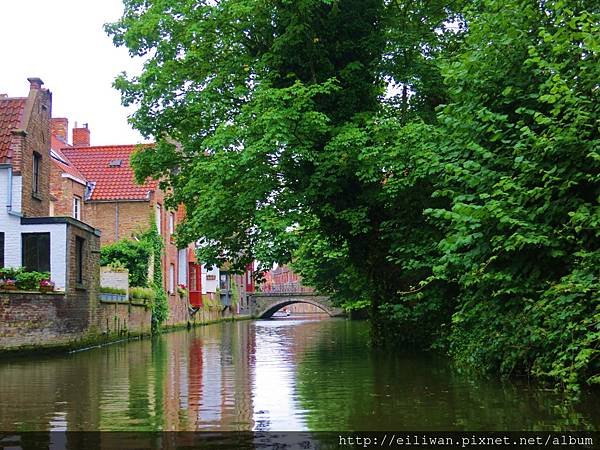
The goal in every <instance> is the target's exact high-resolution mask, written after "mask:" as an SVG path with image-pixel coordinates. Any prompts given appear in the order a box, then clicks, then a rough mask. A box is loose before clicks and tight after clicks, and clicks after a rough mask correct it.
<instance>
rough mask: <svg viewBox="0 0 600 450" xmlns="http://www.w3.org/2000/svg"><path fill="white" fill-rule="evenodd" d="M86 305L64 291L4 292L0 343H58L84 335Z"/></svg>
mask: <svg viewBox="0 0 600 450" xmlns="http://www.w3.org/2000/svg"><path fill="white" fill-rule="evenodd" d="M86 306H87V305H85V304H83V305H76V304H73V303H72V302H71V300H70V299H68V298H67V296H66V295H64V294H62V295H61V294H35V293H18V294H17V293H11V294H8V293H0V347H1V348H4V349H10V348H14V347H21V346H34V345H35V346H44V345H47V344H48V343H53V344H55V345H56V344H65V343H68V342H69V341H72V340H74V339H78V338H82V337H83V335H84V333H85V331H86V328H87V323H86V320H85V317H86V316H87V314H86V311H85V308H86ZM78 308H82V310H80V311H77V309H78ZM82 317H83V318H84V319H83V320H81V318H82Z"/></svg>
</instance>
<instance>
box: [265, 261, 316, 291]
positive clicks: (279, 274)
mask: <svg viewBox="0 0 600 450" xmlns="http://www.w3.org/2000/svg"><path fill="white" fill-rule="evenodd" d="M260 290H261V291H262V292H314V289H313V288H312V287H309V286H304V285H303V284H302V277H300V275H298V274H297V273H295V272H294V271H293V270H292V269H290V268H289V267H288V266H286V265H283V266H277V267H274V268H273V269H271V270H269V271H268V272H266V273H265V275H264V281H263V283H262V284H261V285H260Z"/></svg>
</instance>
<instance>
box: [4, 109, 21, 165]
mask: <svg viewBox="0 0 600 450" xmlns="http://www.w3.org/2000/svg"><path fill="white" fill-rule="evenodd" d="M26 100H27V99H26V98H7V97H0V163H1V162H5V160H6V157H7V156H8V152H9V150H10V141H11V137H12V135H11V131H12V130H14V129H15V128H19V127H20V126H21V120H22V118H23V110H24V109H25V101H26Z"/></svg>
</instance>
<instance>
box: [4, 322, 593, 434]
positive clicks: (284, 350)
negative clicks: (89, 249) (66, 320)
mask: <svg viewBox="0 0 600 450" xmlns="http://www.w3.org/2000/svg"><path fill="white" fill-rule="evenodd" d="M599 405H600V398H599V397H598V395H597V394H591V393H588V394H586V395H585V396H584V398H583V400H582V402H580V403H578V404H575V405H573V404H570V403H568V402H565V401H564V399H563V398H562V397H561V396H560V395H559V394H556V393H553V392H551V391H548V390H544V389H542V388H541V387H539V386H536V385H534V384H528V383H527V382H514V381H513V382H501V381H500V380H497V379H483V380H482V379H476V378H473V377H472V376H469V375H466V374H459V373H457V372H456V371H455V370H453V369H452V368H451V366H450V365H449V363H448V361H447V360H446V359H444V358H441V357H436V356H434V355H429V354H416V355H415V354H397V353H388V352H384V351H373V350H372V349H371V348H370V347H369V345H368V326H367V324H366V323H364V322H351V321H346V320H337V319H336V320H333V319H328V320H296V319H292V320H286V319H282V320H271V321H256V322H251V321H243V322H235V323H223V324H215V325H209V326H206V327H201V328H197V329H194V330H191V331H189V332H188V331H180V332H175V333H168V334H164V335H163V336H161V337H160V338H158V339H154V340H142V341H132V342H128V343H122V344H115V345H111V346H107V347H103V348H97V349H92V350H88V351H83V352H78V353H73V354H69V355H64V356H52V357H46V358H39V357H31V358H28V359H18V360H12V361H1V362H0V430H3V431H33V430H55V431H62V430H69V431H72V430H123V431H139V430H187V431H196V430H200V431H201V430H277V431H282V430H310V431H313V430H334V431H340V430H397V431H402V430H423V431H425V430H469V431H476V430H504V431H506V430H513V431H524V430H562V429H570V430H575V429H578V430H597V429H598V428H600V407H598V406H599Z"/></svg>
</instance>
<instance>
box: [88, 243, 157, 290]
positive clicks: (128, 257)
mask: <svg viewBox="0 0 600 450" xmlns="http://www.w3.org/2000/svg"><path fill="white" fill-rule="evenodd" d="M151 252H152V247H151V245H149V243H148V241H147V240H145V239H138V240H135V241H134V240H131V239H121V240H120V241H117V242H115V243H114V244H109V245H105V246H104V247H102V248H101V250H100V264H101V265H103V266H112V267H116V268H126V269H127V270H128V271H129V283H130V284H131V285H133V286H146V285H147V284H148V260H149V258H150V255H151V254H152V253H151Z"/></svg>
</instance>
